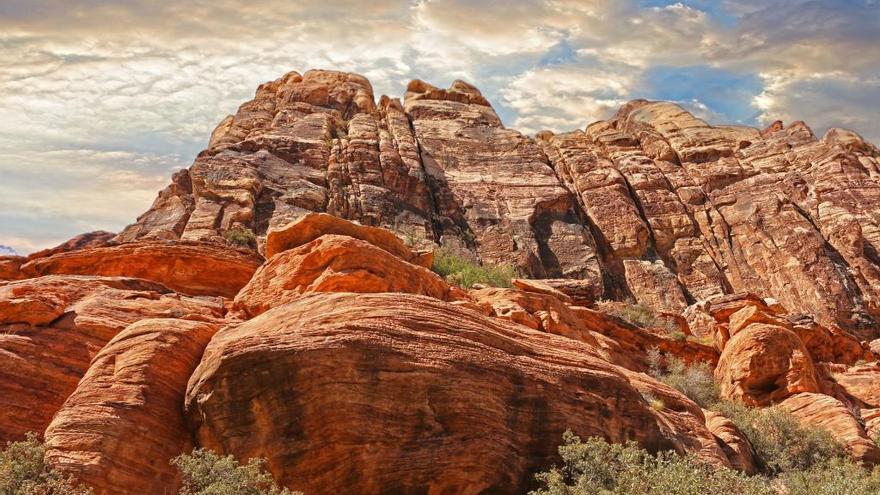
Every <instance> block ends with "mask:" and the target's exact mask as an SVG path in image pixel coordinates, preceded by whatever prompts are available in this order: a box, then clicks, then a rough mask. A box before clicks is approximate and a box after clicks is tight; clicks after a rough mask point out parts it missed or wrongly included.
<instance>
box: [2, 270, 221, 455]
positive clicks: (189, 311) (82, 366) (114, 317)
mask: <svg viewBox="0 0 880 495" xmlns="http://www.w3.org/2000/svg"><path fill="white" fill-rule="evenodd" d="M223 313H224V308H223V305H222V302H221V301H219V300H217V299H215V298H192V297H186V296H180V295H178V294H175V293H173V292H171V291H170V290H169V289H167V288H165V287H164V286H161V285H159V284H156V283H153V282H147V281H144V280H138V279H130V278H112V277H86V276H47V277H39V278H35V279H29V280H22V281H18V282H12V283H9V284H7V285H3V286H0V442H2V443H5V442H6V441H9V440H20V439H22V438H24V435H25V433H27V432H31V431H33V432H38V433H42V432H43V431H44V430H45V428H46V426H47V425H48V424H49V421H50V420H51V419H52V417H53V415H54V414H55V413H56V411H58V409H59V408H60V407H61V405H62V404H63V403H64V401H65V400H66V399H67V397H68V396H69V395H70V394H71V393H72V392H73V391H74V389H75V388H76V386H77V383H78V382H79V380H80V378H81V377H82V376H83V375H84V374H85V373H86V370H87V369H88V368H89V364H90V363H91V361H92V359H93V358H94V357H95V356H96V355H97V354H98V353H99V352H100V351H101V349H102V348H103V347H104V345H106V344H107V342H108V341H110V339H112V338H113V337H114V336H115V335H116V334H117V333H119V332H120V331H121V330H122V329H124V328H125V327H127V326H128V325H130V324H132V323H135V322H137V321H139V320H142V319H145V318H179V319H188V320H204V319H208V320H212V319H213V320H216V319H219V318H222V316H223Z"/></svg>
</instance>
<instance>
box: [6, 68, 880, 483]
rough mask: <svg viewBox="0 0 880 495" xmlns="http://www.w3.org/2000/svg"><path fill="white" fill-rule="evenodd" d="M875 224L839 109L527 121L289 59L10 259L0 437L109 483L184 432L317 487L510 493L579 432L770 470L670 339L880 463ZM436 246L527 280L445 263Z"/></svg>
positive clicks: (639, 113)
mask: <svg viewBox="0 0 880 495" xmlns="http://www.w3.org/2000/svg"><path fill="white" fill-rule="evenodd" d="M878 219H880V150H878V149H877V148H876V147H874V146H873V145H870V144H869V143H866V142H865V141H864V140H862V139H861V138H860V137H859V136H858V135H856V134H854V133H852V132H849V131H844V130H840V129H832V130H830V131H828V132H827V133H826V135H825V136H824V137H822V138H818V137H816V136H815V135H814V134H813V132H812V131H811V130H810V129H809V128H808V127H807V126H806V125H805V124H803V123H793V124H791V125H790V126H788V127H785V126H783V125H782V124H781V123H777V124H774V125H773V126H771V127H769V128H767V129H765V130H758V129H753V128H748V127H735V126H712V125H709V124H707V123H706V122H704V121H702V120H700V119H698V118H696V117H694V116H693V115H691V114H689V113H688V112H686V111H685V110H683V109H682V108H681V107H679V106H676V105H674V104H671V103H665V102H649V101H643V100H637V101H633V102H630V103H628V104H626V105H624V106H623V107H622V108H621V109H620V111H619V112H618V113H617V114H616V115H615V116H614V117H613V118H611V119H609V120H607V121H601V122H595V123H593V124H590V125H589V126H586V127H585V128H584V129H583V130H575V131H572V132H568V133H562V134H554V133H551V132H547V131H545V132H541V133H539V134H538V135H537V136H535V137H534V138H533V137H529V136H526V135H523V134H521V133H519V132H517V131H515V130H512V129H507V128H505V126H504V125H503V124H502V122H501V120H500V119H499V117H498V115H497V114H496V112H495V111H494V109H493V108H492V106H491V105H490V104H489V102H488V100H487V99H486V98H485V97H484V96H483V95H482V94H481V93H480V91H479V90H478V89H476V88H475V87H473V86H471V85H469V84H467V83H464V82H462V81H456V82H455V83H453V84H452V86H451V87H450V88H447V89H442V88H437V87H434V86H431V85H429V84H427V83H425V82H422V81H413V82H411V83H410V84H409V86H408V87H407V91H406V95H405V96H404V98H403V101H402V102H401V101H400V100H397V99H392V98H389V97H387V96H382V97H381V98H379V100H378V102H377V101H376V99H375V98H374V95H373V91H372V87H371V85H370V83H369V81H367V80H366V79H365V78H364V77H362V76H359V75H356V74H347V73H341V72H332V71H309V72H306V73H304V74H298V73H295V72H291V73H289V74H287V75H285V76H284V77H282V78H279V79H278V80H276V81H272V82H269V83H266V84H264V85H262V86H260V88H259V89H258V90H257V93H256V95H255V97H254V99H253V100H251V101H249V102H247V103H245V104H244V105H242V106H241V107H240V108H239V109H238V112H237V113H236V114H235V115H233V116H229V117H227V118H226V119H224V120H223V122H221V123H220V125H218V126H217V128H216V129H215V130H214V132H213V133H212V135H211V138H210V144H209V146H208V149H206V150H204V151H203V152H202V153H200V154H199V156H198V157H197V158H196V160H195V162H194V163H193V165H192V166H191V167H190V168H189V169H186V170H181V171H179V172H177V173H176V174H174V176H173V177H172V179H171V184H170V185H169V186H168V187H166V188H165V189H164V190H162V191H161V192H160V193H159V195H158V197H157V198H156V200H155V202H154V203H153V205H152V207H151V208H150V209H149V210H148V211H147V212H145V213H144V214H143V215H141V216H140V217H139V218H138V219H137V221H136V222H135V223H133V224H131V225H130V226H128V227H127V228H125V229H124V230H123V231H122V232H120V233H118V234H110V233H107V232H93V233H89V234H83V235H81V236H77V237H76V238H74V239H71V240H70V241H68V242H66V243H64V244H61V245H60V246H57V247H55V248H52V249H49V250H45V251H41V252H38V253H34V254H32V255H30V256H28V257H26V258H25V257H20V256H9V255H6V254H7V253H2V254H3V255H2V256H0V442H4V441H7V440H18V439H21V438H23V437H24V436H25V434H26V433H27V432H29V431H35V432H38V433H40V434H44V435H45V438H46V440H47V442H48V446H49V454H48V460H49V462H50V463H51V464H53V465H54V466H56V467H57V468H59V469H61V470H62V471H64V472H65V473H69V474H71V475H73V476H74V477H75V478H77V479H79V480H81V481H83V482H85V483H87V484H89V485H92V486H93V487H94V488H95V490H96V493H99V494H103V493H108V494H109V493H162V492H164V491H173V490H175V488H176V484H177V482H178V480H177V478H176V476H175V474H174V472H173V471H172V470H171V468H170V466H169V465H168V460H169V459H170V458H172V457H174V456H176V455H178V454H180V453H183V452H185V451H187V450H188V449H190V448H191V447H195V446H199V447H206V448H210V449H214V450H217V451H218V452H220V453H229V454H233V455H235V456H236V457H237V458H239V459H240V460H246V459H248V458H250V457H266V458H267V459H268V468H269V469H270V470H271V472H272V473H273V474H274V475H275V477H276V478H277V479H278V480H279V481H280V482H282V483H283V484H285V485H287V486H288V487H290V488H294V489H302V490H304V491H306V493H325V492H328V493H329V492H333V493H358V494H371V493H376V494H378V493H392V492H393V493H402V494H407V493H413V494H415V493H475V494H476V493H519V492H525V491H527V490H528V489H529V488H530V487H531V486H533V485H532V484H531V483H532V482H533V478H532V472H534V471H535V470H537V469H543V468H546V467H547V466H549V465H551V464H553V463H555V462H558V457H557V451H556V445H557V443H558V442H559V441H560V440H561V435H562V432H563V431H565V430H566V429H572V430H573V431H574V432H575V433H577V434H579V435H581V436H582V437H586V436H591V435H597V436H601V437H603V438H605V439H608V440H611V441H614V442H619V441H626V440H635V441H637V442H639V443H640V444H641V445H643V446H645V447H647V448H648V449H650V450H652V451H657V450H661V449H673V450H675V451H678V452H680V453H692V454H694V455H696V456H697V457H699V458H701V459H703V460H705V461H707V462H711V463H713V464H716V465H721V466H729V467H733V468H736V469H739V470H742V471H746V472H750V473H751V472H755V470H756V469H757V468H756V465H758V464H760V462H759V460H758V459H756V458H755V456H754V453H753V452H752V448H751V445H750V444H749V441H748V440H747V439H746V438H745V437H744V436H743V434H742V432H740V431H739V430H738V429H737V428H736V427H735V426H734V425H733V423H732V422H731V421H730V420H729V419H727V418H725V417H723V416H721V415H720V414H718V413H717V412H713V411H704V410H702V409H701V408H700V407H699V406H698V405H697V404H695V403H694V402H692V401H691V400H690V399H688V398H687V397H685V396H684V395H682V394H681V393H679V392H678V391H677V390H675V389H673V388H670V387H669V386H667V385H665V384H663V383H661V382H660V381H657V380H656V379H654V378H652V377H651V376H649V374H648V373H647V372H649V371H652V370H653V369H654V366H655V365H657V363H656V362H655V361H656V359H655V358H656V356H657V353H656V352H653V351H654V350H655V349H656V350H657V351H659V352H660V354H661V355H662V356H666V357H665V358H664V357H661V359H666V361H667V362H670V361H669V360H668V358H669V357H676V358H678V359H680V360H682V361H683V362H685V363H704V364H705V366H708V367H710V368H712V369H713V370H714V373H715V377H716V378H717V381H718V382H719V385H720V389H721V393H722V396H723V397H724V398H727V399H732V400H739V401H742V402H745V403H747V404H749V405H752V406H757V407H764V406H771V405H778V406H780V407H782V408H785V409H787V410H789V411H791V412H792V413H793V414H794V415H795V416H796V417H797V418H799V419H800V420H801V421H802V422H803V423H805V424H807V425H810V426H811V427H816V428H824V429H827V430H829V431H832V432H834V434H835V435H837V437H838V438H839V439H840V440H841V441H842V442H843V443H844V444H845V446H846V448H847V451H848V452H849V454H850V455H851V456H852V457H853V458H855V459H858V460H859V461H862V462H864V463H866V464H872V463H877V462H880V450H878V449H877V447H876V445H874V444H873V443H872V442H871V441H870V439H871V438H874V436H876V435H877V434H878V433H880V389H878V386H877V384H878V383H880V366H878V365H877V362H878V358H880V324H878V318H880V257H878V255H877V252H878V247H880V246H878V243H880V226H878V222H880V220H878ZM439 247H442V248H443V251H442V252H443V253H444V255H445V254H448V253H452V255H454V256H458V257H460V258H462V259H466V260H470V261H472V262H474V263H477V264H481V263H482V264H500V263H505V264H507V263H509V264H512V265H515V267H516V269H517V270H518V272H519V278H517V279H514V280H512V281H511V284H510V285H512V287H509V288H494V287H478V286H475V288H474V289H473V290H464V289H462V288H459V287H456V286H455V285H454V284H452V283H451V282H450V280H454V279H453V278H449V279H448V280H447V279H444V278H443V277H441V276H440V275H438V274H436V273H434V272H433V271H431V267H432V261H433V251H434V249H436V248H439ZM504 285H507V284H504ZM627 311H629V312H630V313H629V314H631V315H632V314H633V312H634V311H635V312H636V313H637V314H636V316H639V315H642V316H645V315H647V316H650V318H641V319H640V318H629V317H627V316H626V315H627ZM611 313H615V314H617V315H618V316H614V315H613V314H611Z"/></svg>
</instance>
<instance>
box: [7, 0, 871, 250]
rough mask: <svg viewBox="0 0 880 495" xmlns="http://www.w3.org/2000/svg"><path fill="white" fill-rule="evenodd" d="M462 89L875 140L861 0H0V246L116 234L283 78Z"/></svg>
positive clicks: (513, 116)
mask: <svg viewBox="0 0 880 495" xmlns="http://www.w3.org/2000/svg"><path fill="white" fill-rule="evenodd" d="M311 68H323V69H337V70H345V71H354V72H358V73H360V74H363V75H365V76H367V77H368V78H369V79H370V81H371V82H372V84H373V88H374V92H375V94H376V97H377V98H378V97H379V95H381V94H388V95H391V96H402V94H403V91H404V88H405V87H406V84H407V82H409V80H411V79H415V78H418V79H423V80H425V81H427V82H430V83H432V84H434V85H437V86H443V87H446V86H448V85H449V84H450V83H451V82H452V81H453V80H455V79H464V80H466V81H469V82H471V83H473V84H475V85H476V86H478V87H479V88H480V89H481V90H482V91H483V93H484V94H485V95H486V96H487V97H488V98H489V100H490V101H491V102H492V104H493V105H494V106H495V108H496V110H497V111H498V113H499V115H500V116H501V118H502V120H503V121H504V123H505V125H506V126H508V127H513V128H517V129H519V130H521V131H523V132H525V133H529V134H531V133H535V132H537V131H540V130H542V129H550V130H554V131H565V130H571V129H576V128H583V127H585V126H586V125H587V124H589V123H590V122H593V121H595V120H599V119H604V118H607V117H609V116H610V115H612V114H613V113H614V111H615V110H616V109H617V108H618V107H619V106H620V105H622V104H623V103H625V102H626V101H628V100H631V99H634V98H648V99H662V100H671V101H675V102H678V103H680V104H682V105H683V106H685V107H686V108H688V109H689V110H691V111H692V112H694V113H695V114H696V115H697V116H699V117H702V118H704V119H706V120H708V121H709V122H711V123H719V124H721V123H741V124H746V125H752V126H763V125H766V124H768V123H770V122H772V121H774V120H777V119H779V120H783V121H786V122H791V121H793V120H804V121H806V122H807V123H808V124H809V125H810V126H811V127H812V128H813V129H814V130H815V131H816V133H817V134H819V135H821V134H822V133H824V131H825V130H827V129H828V128H830V127H846V128H851V129H853V130H855V131H857V132H859V133H860V134H862V135H863V136H865V137H866V138H868V139H869V140H872V141H873V142H875V143H880V123H878V116H880V113H878V108H880V0H826V1H819V0H776V1H773V0H716V1H709V0H692V1H683V2H670V1H661V0H522V1H516V0H507V1H501V0H481V1H475V0H472V1H467V0H377V1H373V2H359V1H348V0H343V1H334V0H295V1H282V0H274V1H259V0H192V1H187V0H122V1H109V0H0V245H8V246H12V247H13V248H15V249H16V250H17V251H18V252H19V253H22V254H26V253H29V252H32V251H34V250H37V249H41V248H44V247H48V246H53V245H56V244H58V243H60V242H62V241H64V240H66V239H68V238H70V237H71V236H73V235H76V234H78V233H81V232H87V231H92V230H110V231H118V230H120V229H121V228H123V227H124V226H125V225H127V224H128V223H131V222H132V221H134V219H135V218H136V217H137V215H139V214H140V213H142V212H144V211H145V210H146V209H147V208H149V206H150V204H151V203H152V201H153V199H154V198H155V196H156V193H157V192H158V191H159V190H160V189H161V188H163V187H164V186H165V185H166V184H167V183H168V182H169V180H170V176H171V174H172V173H173V172H174V171H175V170H177V169H179V168H182V167H187V166H189V165H190V164H191V162H192V160H193V158H194V157H195V155H196V154H197V153H198V152H199V151H200V150H201V149H203V148H204V147H205V146H206V145H207V140H208V137H209V135H210V132H211V130H212V129H213V128H214V126H215V125H216V124H217V123H218V122H219V121H220V120H222V119H223V117H225V116H226V115H227V114H230V113H234V112H235V110H236V108H237V107H238V106H239V105H240V104H241V103H243V102H244V101H246V100H248V99H250V98H251V97H252V96H253V94H254V91H255V89H256V87H257V86H258V85H259V84H260V83H262V82H265V81H269V80H274V79H276V78H277V77H279V76H281V75H283V74H284V73H286V72H289V71H291V70H296V71H299V72H301V73H302V72H304V71H306V70H308V69H311Z"/></svg>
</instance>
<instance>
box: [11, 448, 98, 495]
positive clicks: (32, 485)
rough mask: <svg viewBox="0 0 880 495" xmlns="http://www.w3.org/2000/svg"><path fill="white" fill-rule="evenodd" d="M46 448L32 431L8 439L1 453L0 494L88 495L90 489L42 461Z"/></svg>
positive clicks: (90, 491)
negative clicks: (21, 438)
mask: <svg viewBox="0 0 880 495" xmlns="http://www.w3.org/2000/svg"><path fill="white" fill-rule="evenodd" d="M45 455H46V447H45V446H44V445H43V443H42V442H40V441H39V440H38V439H37V435H36V434H34V433H28V435H27V438H26V439H25V440H23V441H20V442H9V443H8V444H6V449H5V450H3V451H2V452H0V494H2V495H90V494H91V493H92V490H91V489H89V488H86V487H82V486H76V485H75V484H74V482H73V479H72V478H67V477H64V476H62V475H61V474H60V473H58V472H57V471H55V470H54V469H52V467H51V466H49V465H47V464H46V463H45V461H44V458H45Z"/></svg>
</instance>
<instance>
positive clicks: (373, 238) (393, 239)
mask: <svg viewBox="0 0 880 495" xmlns="http://www.w3.org/2000/svg"><path fill="white" fill-rule="evenodd" d="M326 234H337V235H343V236H348V237H353V238H355V239H360V240H362V241H366V242H368V243H370V244H372V245H374V246H376V247H378V248H381V249H384V250H385V251H388V252H389V253H391V254H393V255H394V256H396V257H398V258H400V259H402V260H404V261H408V262H410V263H414V264H417V265H420V266H422V267H424V268H429V269H430V268H431V263H432V261H433V256H431V255H424V254H421V255H420V254H417V253H414V252H413V251H412V250H411V249H410V248H408V247H407V246H406V244H404V243H403V241H402V240H401V239H400V238H399V237H397V235H395V234H394V232H391V231H390V230H387V229H383V228H379V227H369V226H366V225H360V224H357V223H354V222H349V221H348V220H345V219H342V218H339V217H335V216H333V215H328V214H326V213H309V214H306V215H303V216H302V217H300V218H299V219H297V220H296V221H294V222H291V223H289V224H287V225H285V226H284V227H280V228H277V229H272V230H269V233H268V234H267V235H266V259H270V258H272V257H273V256H275V255H276V254H278V253H280V252H282V251H286V250H288V249H294V248H297V247H300V246H302V245H303V244H307V243H309V242H311V241H313V240H315V239H317V238H319V237H321V236H322V235H326Z"/></svg>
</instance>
